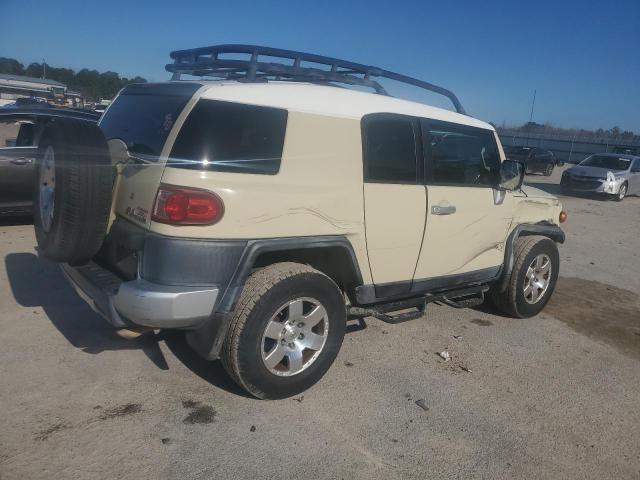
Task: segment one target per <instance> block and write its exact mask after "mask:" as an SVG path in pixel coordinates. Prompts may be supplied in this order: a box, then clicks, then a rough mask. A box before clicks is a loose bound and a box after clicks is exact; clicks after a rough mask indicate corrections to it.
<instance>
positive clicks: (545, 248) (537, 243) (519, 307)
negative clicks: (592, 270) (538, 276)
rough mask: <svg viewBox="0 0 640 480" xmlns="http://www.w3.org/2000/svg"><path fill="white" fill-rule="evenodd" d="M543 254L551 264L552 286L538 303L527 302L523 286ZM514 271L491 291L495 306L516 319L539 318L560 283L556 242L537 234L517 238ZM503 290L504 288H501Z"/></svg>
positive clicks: (550, 285)
mask: <svg viewBox="0 0 640 480" xmlns="http://www.w3.org/2000/svg"><path fill="white" fill-rule="evenodd" d="M540 254H546V255H547V256H548V257H549V259H550V261H551V272H550V283H549V285H548V287H547V289H546V291H545V292H544V294H543V295H542V296H541V297H540V298H539V300H538V301H537V302H536V303H529V302H527V301H526V299H525V294H524V284H525V277H526V274H527V269H528V268H529V266H530V265H531V263H532V262H533V260H534V259H535V258H536V257H537V256H538V255H540ZM513 255H514V258H513V260H514V262H513V269H512V270H511V273H510V274H509V276H508V277H507V278H504V279H502V280H501V281H500V282H498V284H497V285H495V286H494V288H492V289H491V292H490V299H491V301H492V303H493V304H494V305H495V306H496V307H497V308H498V309H499V310H501V311H502V312H503V313H505V314H507V315H509V316H512V317H515V318H528V317H532V316H534V315H537V314H538V313H540V311H542V309H543V308H544V307H545V305H546V304H547V302H548V301H549V299H550V298H551V295H552V294H553V291H554V289H555V287H556V283H557V281H558V273H559V269H560V255H559V254H558V247H557V246H556V244H555V242H554V241H553V240H551V239H549V238H547V237H542V236H538V235H532V236H526V237H521V238H518V239H517V240H516V242H515V246H514V250H513ZM502 287H504V289H503V288H502Z"/></svg>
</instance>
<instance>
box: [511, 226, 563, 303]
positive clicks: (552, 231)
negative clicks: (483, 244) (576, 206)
mask: <svg viewBox="0 0 640 480" xmlns="http://www.w3.org/2000/svg"><path fill="white" fill-rule="evenodd" d="M528 235H542V236H543V237H548V238H550V239H551V240H553V241H554V242H556V243H564V241H565V233H564V232H563V231H562V229H561V228H560V227H559V226H558V225H553V224H548V223H523V224H520V225H518V226H517V227H516V228H514V229H513V231H512V232H511V233H510V234H509V237H508V238H507V241H506V243H505V251H504V266H503V268H502V275H501V277H502V280H501V282H500V289H501V290H502V291H504V290H505V289H506V279H507V278H509V275H511V272H512V271H513V263H514V258H513V249H514V246H515V243H516V240H518V238H520V237H526V236H528Z"/></svg>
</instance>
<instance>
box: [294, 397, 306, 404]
mask: <svg viewBox="0 0 640 480" xmlns="http://www.w3.org/2000/svg"><path fill="white" fill-rule="evenodd" d="M293 399H294V400H295V401H296V402H298V403H300V402H302V400H304V395H300V396H299V397H293Z"/></svg>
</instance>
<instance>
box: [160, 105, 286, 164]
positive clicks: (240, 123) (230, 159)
mask: <svg viewBox="0 0 640 480" xmlns="http://www.w3.org/2000/svg"><path fill="white" fill-rule="evenodd" d="M286 129H287V111H286V110H282V109H278V108H271V107H260V106H254V105H244V104H240V103H230V102H221V101H217V100H206V99H201V100H199V101H198V103H197V104H196V106H195V107H193V110H192V111H191V113H189V116H188V117H187V119H186V120H185V122H184V125H183V126H182V128H181V129H180V133H179V134H178V137H177V138H176V141H175V144H174V145H173V149H172V150H171V159H170V165H171V166H173V167H179V168H189V169H194V170H213V171H224V172H236V173H259V174H276V173H278V171H279V170H280V160H281V158H282V150H283V148H284V136H285V131H286Z"/></svg>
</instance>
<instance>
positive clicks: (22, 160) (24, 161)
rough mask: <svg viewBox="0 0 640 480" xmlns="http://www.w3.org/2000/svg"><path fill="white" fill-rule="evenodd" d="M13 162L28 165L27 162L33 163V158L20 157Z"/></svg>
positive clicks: (12, 161)
mask: <svg viewBox="0 0 640 480" xmlns="http://www.w3.org/2000/svg"><path fill="white" fill-rule="evenodd" d="M11 163H13V164H14V165H26V164H27V163H31V159H30V158H27V157H19V158H14V159H13V160H11Z"/></svg>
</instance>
